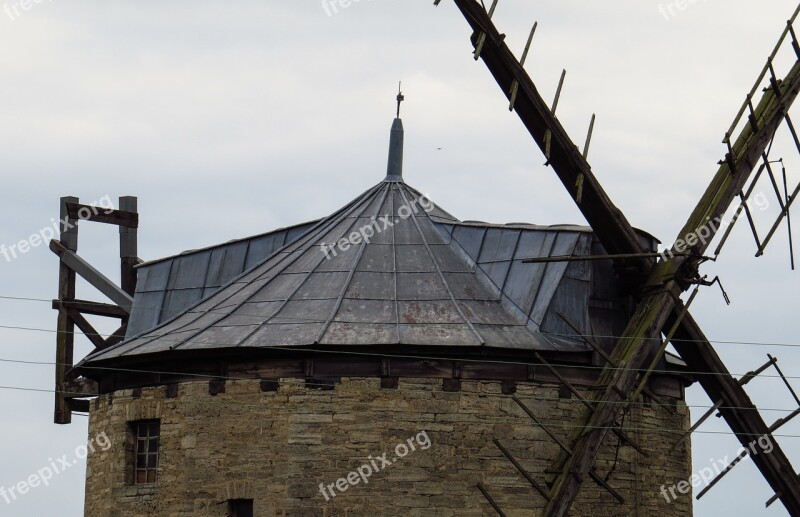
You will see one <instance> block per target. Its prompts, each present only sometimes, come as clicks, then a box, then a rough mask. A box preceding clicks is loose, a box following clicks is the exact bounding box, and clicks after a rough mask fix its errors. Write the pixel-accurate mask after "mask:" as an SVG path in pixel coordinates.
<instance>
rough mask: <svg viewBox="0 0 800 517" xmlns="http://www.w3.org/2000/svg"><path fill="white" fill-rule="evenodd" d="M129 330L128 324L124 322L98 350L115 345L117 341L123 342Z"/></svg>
mask: <svg viewBox="0 0 800 517" xmlns="http://www.w3.org/2000/svg"><path fill="white" fill-rule="evenodd" d="M127 331H128V324H127V323H123V324H122V325H121V326H120V327H119V328H118V329H117V330H115V331H114V333H113V334H111V335H110V336H108V338H106V339H105V340H104V341H103V342H102V344H101V345H100V346H99V347H97V349H98V350H105V349H106V348H108V347H111V346H114V345H116V344H117V343H122V342H123V341H124V340H125V332H127Z"/></svg>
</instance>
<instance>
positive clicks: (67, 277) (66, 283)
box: [53, 197, 78, 424]
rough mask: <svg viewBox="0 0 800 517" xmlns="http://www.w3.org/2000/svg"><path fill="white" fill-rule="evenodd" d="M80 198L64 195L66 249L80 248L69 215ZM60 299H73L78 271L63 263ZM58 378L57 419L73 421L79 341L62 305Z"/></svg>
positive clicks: (63, 243) (62, 237)
mask: <svg viewBox="0 0 800 517" xmlns="http://www.w3.org/2000/svg"><path fill="white" fill-rule="evenodd" d="M77 202H78V198H77V197H62V198H61V210H60V220H61V221H62V225H61V232H60V236H59V237H60V242H59V245H60V246H61V247H62V248H64V249H65V250H69V251H70V252H74V251H75V250H77V249H78V225H77V223H75V221H74V220H72V219H71V218H70V216H69V212H68V210H67V203H77ZM58 298H59V299H60V300H72V299H73V298H75V272H74V271H73V270H72V269H70V268H69V267H68V266H67V265H66V264H64V263H63V262H62V263H60V264H59V268H58ZM56 330H57V333H56V365H55V366H56V368H55V373H56V378H55V409H54V412H53V421H54V422H55V423H57V424H69V423H70V422H72V409H71V408H70V406H69V403H68V401H67V399H66V398H65V397H64V391H65V385H66V382H67V381H68V380H69V374H68V372H69V370H70V369H71V368H72V364H73V362H74V357H73V350H74V344H75V324H74V322H73V321H72V319H71V318H70V317H69V314H68V313H67V309H65V308H63V307H60V308H59V311H58V322H57V327H56Z"/></svg>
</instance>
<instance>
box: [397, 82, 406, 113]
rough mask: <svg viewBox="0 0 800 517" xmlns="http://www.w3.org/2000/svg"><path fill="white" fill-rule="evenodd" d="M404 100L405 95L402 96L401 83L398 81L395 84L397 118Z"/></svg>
mask: <svg viewBox="0 0 800 517" xmlns="http://www.w3.org/2000/svg"><path fill="white" fill-rule="evenodd" d="M404 100H406V97H405V95H403V81H400V82H399V83H398V84H397V118H400V103H401V102H403V101H404Z"/></svg>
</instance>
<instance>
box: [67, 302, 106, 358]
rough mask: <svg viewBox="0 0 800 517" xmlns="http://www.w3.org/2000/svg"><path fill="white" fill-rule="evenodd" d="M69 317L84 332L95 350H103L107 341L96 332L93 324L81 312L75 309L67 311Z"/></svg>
mask: <svg viewBox="0 0 800 517" xmlns="http://www.w3.org/2000/svg"><path fill="white" fill-rule="evenodd" d="M67 315H68V316H69V318H70V320H72V322H73V323H75V325H76V326H77V327H78V328H79V329H80V331H81V332H83V335H84V336H86V338H87V339H88V340H89V341H91V342H92V344H93V345H94V347H95V348H102V347H103V346H104V345H105V339H103V337H102V336H101V335H100V333H99V332H97V331H96V330H95V328H94V327H93V326H92V324H91V323H89V322H88V321H87V320H86V318H84V317H83V315H81V313H80V312H78V311H76V310H74V309H67Z"/></svg>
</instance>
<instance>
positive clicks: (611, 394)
mask: <svg viewBox="0 0 800 517" xmlns="http://www.w3.org/2000/svg"><path fill="white" fill-rule="evenodd" d="M799 92H800V62H797V63H795V65H794V66H793V67H792V70H791V71H790V72H789V75H788V76H787V78H786V79H785V81H784V83H783V86H782V91H781V93H780V95H776V93H775V92H772V91H771V90H767V91H766V92H765V93H764V96H763V97H762V99H761V101H760V102H759V104H758V108H757V109H756V110H755V113H756V116H755V119H756V122H757V124H756V126H755V128H758V129H755V128H754V125H753V124H750V125H746V126H745V127H744V129H743V131H742V134H741V136H740V137H739V138H738V139H737V140H736V143H735V144H734V145H733V164H734V165H733V166H734V169H733V170H731V168H730V165H729V163H728V162H723V163H722V165H721V166H720V168H719V170H718V171H717V174H716V175H715V176H714V178H713V180H712V182H711V184H710V185H709V187H708V188H707V189H706V192H705V194H704V195H703V197H702V198H701V199H700V201H699V203H698V204H697V207H696V208H695V210H694V211H693V212H692V214H691V216H690V217H689V220H688V221H687V223H686V225H684V227H683V229H682V230H681V232H680V233H679V234H678V238H677V239H676V244H675V245H674V246H673V249H674V250H676V251H678V252H681V251H684V249H685V248H683V244H682V243H684V244H686V245H688V247H689V249H691V251H692V252H693V253H694V254H695V255H696V256H698V257H700V256H702V255H703V253H704V252H705V250H706V249H707V248H708V246H709V244H710V240H711V239H713V237H714V235H715V234H716V232H717V230H718V228H717V227H716V226H715V225H709V224H708V221H712V220H718V219H717V218H720V217H722V216H723V215H724V213H725V212H726V211H727V210H728V208H729V207H730V205H731V203H732V202H733V200H734V198H735V196H736V195H737V194H738V193H739V192H740V191H741V190H742V189H743V187H744V184H745V183H746V181H747V179H748V178H749V176H750V174H751V173H752V171H753V169H754V167H755V164H757V163H758V160H759V157H760V156H761V155H762V153H763V152H764V151H765V149H766V147H767V145H768V144H769V142H770V141H771V139H772V136H773V135H774V133H775V130H776V128H777V127H778V125H779V124H780V123H781V122H782V120H783V116H784V113H785V109H786V108H787V107H788V104H785V103H787V102H788V103H789V104H791V102H792V101H793V100H794V99H795V98H796V97H797V94H798V93H799ZM701 229H704V231H703V233H702V234H701V233H700V231H701ZM699 234H701V235H705V239H702V240H700V239H698V238H697V236H698V235H699ZM689 236H694V239H693V241H694V244H693V243H691V242H688V241H689ZM696 266H697V261H695V260H690V259H688V258H687V257H681V256H673V257H669V258H668V259H667V260H663V261H661V262H659V263H658V264H657V265H656V266H655V267H654V268H653V270H652V272H651V273H650V275H649V278H648V280H647V282H646V283H645V289H646V290H649V292H648V293H647V294H645V295H644V296H643V297H642V299H641V300H640V301H639V304H638V307H637V309H636V311H635V313H634V315H633V317H632V318H631V321H630V322H629V323H628V326H627V327H626V329H625V330H624V331H623V333H622V334H623V336H626V337H624V338H622V339H620V341H619V342H618V343H617V345H616V347H615V349H614V353H613V354H612V358H614V359H615V361H616V362H618V363H619V364H624V365H626V369H624V370H612V369H607V370H606V371H604V372H603V374H602V375H601V377H600V380H599V381H598V384H600V385H608V386H609V389H607V390H606V391H605V393H604V394H603V395H602V397H601V398H599V399H598V401H599V402H601V404H600V405H599V406H598V407H596V408H595V409H594V412H593V413H592V414H591V415H589V416H588V417H587V418H586V427H587V428H588V431H587V432H584V433H583V434H580V435H578V433H577V432H576V433H575V434H574V435H573V437H574V440H575V446H574V451H575V454H574V455H573V456H571V457H562V458H563V462H562V465H563V466H562V468H561V475H560V476H559V477H558V478H557V480H556V485H555V487H554V491H553V498H552V500H551V502H550V504H548V506H547V507H546V509H545V512H544V515H546V516H547V517H561V516H564V515H566V514H567V512H568V511H569V508H570V506H571V505H572V502H573V501H574V499H575V497H576V496H577V494H578V490H579V489H580V485H581V482H582V481H581V477H582V474H584V473H586V472H587V471H588V469H590V468H591V467H592V465H593V464H594V462H595V460H596V458H597V454H598V452H599V449H600V447H601V444H602V442H603V439H604V438H605V436H606V433H607V430H606V429H605V427H607V426H608V425H610V424H611V423H613V421H614V419H615V418H616V416H617V414H618V413H619V411H620V410H621V409H622V405H621V404H620V402H622V399H621V397H620V393H628V392H630V391H631V390H632V389H633V388H634V386H635V383H636V381H637V378H638V376H639V372H640V370H641V369H642V368H644V367H645V366H646V361H647V353H648V347H647V346H646V337H647V336H649V335H653V334H654V333H657V332H660V331H662V330H663V329H664V328H665V326H666V325H667V323H668V322H669V321H670V319H672V323H671V325H670V326H672V327H673V329H674V331H675V332H677V330H678V328H679V327H680V326H681V323H682V319H683V318H686V317H688V312H687V311H686V310H685V308H684V307H683V304H680V309H679V307H678V306H679V304H678V303H677V302H679V301H680V298H679V297H680V295H681V294H682V292H683V291H684V290H685V289H686V288H687V287H688V286H689V284H688V283H687V282H686V281H685V278H686V277H689V276H691V277H695V276H697V275H696V273H694V271H695V270H696ZM676 311H677V315H676ZM739 387H740V386H739ZM762 423H763V420H762ZM763 431H764V433H762V434H768V431H767V429H766V428H764V429H763ZM756 436H758V435H756ZM751 439H752V437H751ZM789 465H790V464H789ZM777 474H778V472H772V473H771V474H770V478H772V477H773V476H776V475H777ZM778 477H781V478H782V477H783V476H778ZM768 481H769V480H768ZM771 482H774V483H775V484H780V485H786V484H787V483H785V482H784V481H780V480H779V479H772V480H771ZM791 484H792V485H794V487H793V493H792V494H790V495H788V496H787V494H786V493H783V492H782V493H783V494H784V496H787V497H786V501H784V503H785V504H786V505H787V509H789V511H790V512H795V513H797V514H800V485H798V484H797V483H791Z"/></svg>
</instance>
